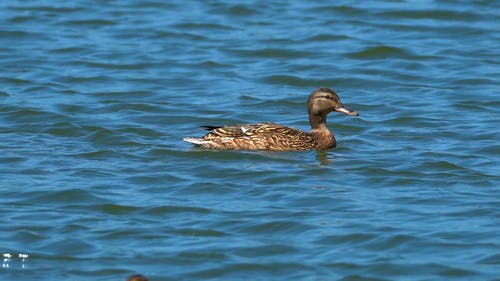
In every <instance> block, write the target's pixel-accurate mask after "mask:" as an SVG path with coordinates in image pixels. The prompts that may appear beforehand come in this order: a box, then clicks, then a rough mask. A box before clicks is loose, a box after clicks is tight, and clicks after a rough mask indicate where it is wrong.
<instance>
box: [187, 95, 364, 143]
mask: <svg viewBox="0 0 500 281" xmlns="http://www.w3.org/2000/svg"><path fill="white" fill-rule="evenodd" d="M308 109H309V121H310V123H311V131H310V132H304V131H301V130H298V129H295V128H290V127H286V126H282V125H279V124H275V123H268V122H266V123H260V124H242V125H230V126H203V127H202V128H204V129H206V130H208V131H209V132H208V134H206V135H205V136H204V137H202V138H184V140H185V141H187V142H191V143H193V144H195V145H197V146H201V147H204V148H208V149H225V150H270V151H294V150H295V151H298V150H311V149H316V150H324V149H329V148H332V147H335V145H336V141H335V137H334V136H333V134H332V132H330V130H328V128H327V127H326V116H327V114H328V113H330V112H332V111H338V112H341V113H345V114H349V115H358V114H357V113H356V112H354V111H351V110H349V109H346V108H345V107H344V105H343V104H342V103H341V101H340V98H339V97H338V96H337V94H336V93H335V92H334V91H333V90H331V89H329V88H319V89H317V90H315V91H313V92H312V93H311V95H310V96H309V100H308Z"/></svg>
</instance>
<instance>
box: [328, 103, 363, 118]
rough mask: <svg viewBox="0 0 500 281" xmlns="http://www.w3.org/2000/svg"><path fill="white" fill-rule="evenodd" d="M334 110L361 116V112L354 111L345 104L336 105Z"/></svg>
mask: <svg viewBox="0 0 500 281" xmlns="http://www.w3.org/2000/svg"><path fill="white" fill-rule="evenodd" d="M333 110H335V111H337V112H340V113H344V114H347V115H352V116H359V114H358V113H357V112H356V111H352V110H350V109H347V108H345V107H344V105H343V104H341V105H339V106H337V107H335V108H334V109H333Z"/></svg>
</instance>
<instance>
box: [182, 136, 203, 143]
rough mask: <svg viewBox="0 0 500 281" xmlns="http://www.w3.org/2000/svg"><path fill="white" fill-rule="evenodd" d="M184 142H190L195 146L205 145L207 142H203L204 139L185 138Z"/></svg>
mask: <svg viewBox="0 0 500 281" xmlns="http://www.w3.org/2000/svg"><path fill="white" fill-rule="evenodd" d="M182 140H183V141H185V142H190V143H193V144H203V143H204V142H205V141H203V140H202V139H199V138H189V137H188V138H183V139H182Z"/></svg>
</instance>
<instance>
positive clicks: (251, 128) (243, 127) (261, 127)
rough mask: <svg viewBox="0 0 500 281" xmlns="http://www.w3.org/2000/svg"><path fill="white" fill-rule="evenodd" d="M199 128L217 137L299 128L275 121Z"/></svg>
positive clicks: (235, 136) (278, 131) (298, 131)
mask: <svg viewBox="0 0 500 281" xmlns="http://www.w3.org/2000/svg"><path fill="white" fill-rule="evenodd" d="M201 128H203V129H205V130H208V131H209V134H213V135H216V136H219V137H230V138H237V137H256V136H263V135H269V134H275V133H279V134H284V135H287V134H297V133H301V131H300V130H297V129H294V128H289V127H285V126H282V125H279V124H275V123H259V124H240V125H230V126H202V127H201Z"/></svg>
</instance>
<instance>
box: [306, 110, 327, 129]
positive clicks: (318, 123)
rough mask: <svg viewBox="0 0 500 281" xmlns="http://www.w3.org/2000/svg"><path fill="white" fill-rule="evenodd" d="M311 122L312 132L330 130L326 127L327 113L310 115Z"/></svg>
mask: <svg viewBox="0 0 500 281" xmlns="http://www.w3.org/2000/svg"><path fill="white" fill-rule="evenodd" d="M309 122H310V123H311V129H312V130H328V128H327V127H326V113H317V114H314V113H312V112H310V113H309Z"/></svg>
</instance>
